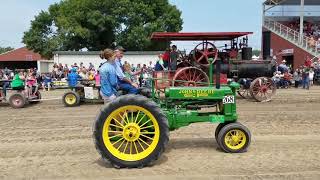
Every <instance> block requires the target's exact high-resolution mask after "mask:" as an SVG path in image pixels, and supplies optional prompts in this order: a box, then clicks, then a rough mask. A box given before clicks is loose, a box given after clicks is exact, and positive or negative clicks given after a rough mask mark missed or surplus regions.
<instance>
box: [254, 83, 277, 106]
mask: <svg viewBox="0 0 320 180" xmlns="http://www.w3.org/2000/svg"><path fill="white" fill-rule="evenodd" d="M276 90H277V88H276V86H275V85H274V83H273V81H272V79H270V78H266V77H260V78H257V79H255V80H254V81H253V82H252V83H251V86H250V94H251V96H252V97H253V98H254V99H255V100H257V101H259V102H268V101H271V100H272V97H273V96H274V95H275V94H276Z"/></svg>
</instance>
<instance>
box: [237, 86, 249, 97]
mask: <svg viewBox="0 0 320 180" xmlns="http://www.w3.org/2000/svg"><path fill="white" fill-rule="evenodd" d="M237 93H238V94H239V96H241V97H242V98H244V99H250V98H251V94H250V89H247V88H245V87H244V85H240V89H239V90H238V91H237Z"/></svg>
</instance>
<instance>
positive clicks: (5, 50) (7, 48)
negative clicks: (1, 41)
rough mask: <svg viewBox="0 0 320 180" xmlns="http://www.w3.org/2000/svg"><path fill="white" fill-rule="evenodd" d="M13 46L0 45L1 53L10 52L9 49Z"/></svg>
mask: <svg viewBox="0 0 320 180" xmlns="http://www.w3.org/2000/svg"><path fill="white" fill-rule="evenodd" d="M12 50H13V48H12V47H9V46H8V47H0V54H2V53H5V52H8V51H12Z"/></svg>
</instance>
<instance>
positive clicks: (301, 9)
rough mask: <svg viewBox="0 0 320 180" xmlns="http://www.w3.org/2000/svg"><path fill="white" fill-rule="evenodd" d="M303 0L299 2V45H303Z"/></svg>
mask: <svg viewBox="0 0 320 180" xmlns="http://www.w3.org/2000/svg"><path fill="white" fill-rule="evenodd" d="M303 18H304V0H301V8H300V37H299V41H300V44H303V21H304V19H303Z"/></svg>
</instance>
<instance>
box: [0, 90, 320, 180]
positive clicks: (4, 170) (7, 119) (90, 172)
mask: <svg viewBox="0 0 320 180" xmlns="http://www.w3.org/2000/svg"><path fill="white" fill-rule="evenodd" d="M62 93H63V92H62V91H53V92H50V93H45V97H46V98H48V97H61V95H62ZM100 107H101V105H88V104H87V105H82V106H80V107H76V108H65V107H64V106H63V105H62V103H61V102H60V101H58V100H57V101H47V102H43V103H40V104H38V105H35V106H29V107H28V108H24V109H20V110H14V109H11V108H10V107H7V106H3V105H1V106H0V179H24V178H27V179H138V178H139V179H150V178H151V177H152V179H159V180H160V179H165V180H168V179H217V178H218V179H231V178H234V179H320V113H319V112H320V87H313V88H312V89H311V90H310V91H304V90H301V89H299V90H295V89H289V90H280V91H278V94H277V96H276V97H275V98H274V100H273V101H272V102H269V103H262V104H260V103H256V102H250V101H248V100H239V101H238V112H239V115H240V122H242V123H243V124H245V125H247V126H248V127H249V129H250V130H251V132H252V135H253V139H252V144H251V146H250V149H249V151H248V152H247V153H243V154H226V153H223V152H221V151H220V150H219V149H217V143H216V142H215V141H214V138H213V134H214V129H215V127H216V125H212V124H209V123H204V124H194V125H191V126H189V127H186V128H182V129H180V130H178V131H175V132H171V134H170V143H169V146H168V148H167V150H166V152H165V153H164V154H163V156H162V157H161V159H159V160H158V161H157V163H156V164H155V165H154V166H153V167H148V168H144V169H130V170H128V169H122V170H117V169H114V168H112V167H110V166H109V165H105V164H104V163H102V161H101V160H100V157H99V155H98V153H97V152H96V150H95V148H94V145H93V141H92V138H91V132H92V131H91V126H92V123H93V120H94V118H95V116H96V114H97V112H98V110H99V108H100ZM182 177H183V178H182Z"/></svg>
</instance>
